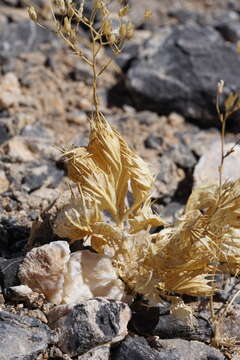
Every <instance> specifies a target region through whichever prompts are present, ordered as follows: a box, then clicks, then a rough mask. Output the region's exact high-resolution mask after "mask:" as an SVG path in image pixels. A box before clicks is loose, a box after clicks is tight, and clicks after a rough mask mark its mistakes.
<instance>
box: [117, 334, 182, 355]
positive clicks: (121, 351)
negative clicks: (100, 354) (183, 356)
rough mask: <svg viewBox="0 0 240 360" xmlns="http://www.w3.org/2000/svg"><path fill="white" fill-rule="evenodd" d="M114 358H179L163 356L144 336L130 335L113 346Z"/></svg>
mask: <svg viewBox="0 0 240 360" xmlns="http://www.w3.org/2000/svg"><path fill="white" fill-rule="evenodd" d="M111 355H112V357H111V358H112V359H114V360H128V359H129V360H130V359H131V360H178V358H177V357H174V356H172V357H170V356H169V355H170V354H169V352H168V353H167V356H168V357H163V356H162V355H160V353H159V352H158V351H157V350H155V349H152V348H151V347H150V345H149V344H148V342H147V340H146V339H144V338H143V337H139V336H136V337H130V336H128V337H127V338H126V339H125V340H124V341H123V342H121V344H120V345H119V346H118V347H117V348H115V349H114V348H113V349H112V352H111Z"/></svg>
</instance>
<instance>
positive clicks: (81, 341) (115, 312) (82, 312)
mask: <svg viewBox="0 0 240 360" xmlns="http://www.w3.org/2000/svg"><path fill="white" fill-rule="evenodd" d="M130 316H131V311H130V309H129V307H128V306H127V305H126V304H124V303H121V302H120V301H110V300H107V299H104V298H96V299H91V300H88V301H85V302H81V303H79V304H77V305H59V306H57V307H55V308H54V309H53V310H52V311H50V313H49V314H48V320H49V326H50V327H51V328H52V329H58V331H59V340H58V344H57V345H58V346H59V348H60V349H61V350H62V351H63V352H64V353H66V354H68V355H70V356H77V355H82V354H84V353H86V352H87V351H89V350H91V349H93V348H95V347H97V346H100V345H103V344H107V343H115V342H118V341H120V340H122V339H123V338H124V337H125V336H126V335H127V324H128V321H129V320H130Z"/></svg>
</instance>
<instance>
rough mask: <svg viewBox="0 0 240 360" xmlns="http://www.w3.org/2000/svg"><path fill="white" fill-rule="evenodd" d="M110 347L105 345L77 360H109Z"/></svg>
mask: <svg viewBox="0 0 240 360" xmlns="http://www.w3.org/2000/svg"><path fill="white" fill-rule="evenodd" d="M109 359H110V345H103V346H99V347H96V348H94V349H92V350H89V351H88V352H86V353H85V354H83V355H80V356H78V358H77V360H109Z"/></svg>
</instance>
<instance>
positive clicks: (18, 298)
mask: <svg viewBox="0 0 240 360" xmlns="http://www.w3.org/2000/svg"><path fill="white" fill-rule="evenodd" d="M4 296H5V299H6V300H8V301H10V302H11V303H23V304H25V305H26V306H33V305H35V306H38V305H42V304H43V297H41V296H40V295H39V294H38V293H35V292H33V291H32V289H30V287H28V286H27V285H18V286H11V287H9V288H6V289H5V291H4Z"/></svg>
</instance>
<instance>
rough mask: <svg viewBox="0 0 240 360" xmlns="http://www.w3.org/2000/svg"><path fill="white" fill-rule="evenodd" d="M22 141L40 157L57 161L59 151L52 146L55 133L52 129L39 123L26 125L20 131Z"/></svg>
mask: <svg viewBox="0 0 240 360" xmlns="http://www.w3.org/2000/svg"><path fill="white" fill-rule="evenodd" d="M21 136H22V138H23V139H24V143H25V144H26V145H27V147H28V148H29V149H30V150H31V151H32V152H33V153H34V154H36V155H37V156H40V157H41V159H42V158H44V159H46V160H52V161H57V160H59V157H60V151H59V150H57V149H56V147H54V145H55V134H54V132H53V130H51V129H48V128H47V127H43V126H41V125H40V124H39V123H35V124H30V125H27V126H26V127H25V128H24V129H23V130H22V132H21Z"/></svg>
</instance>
